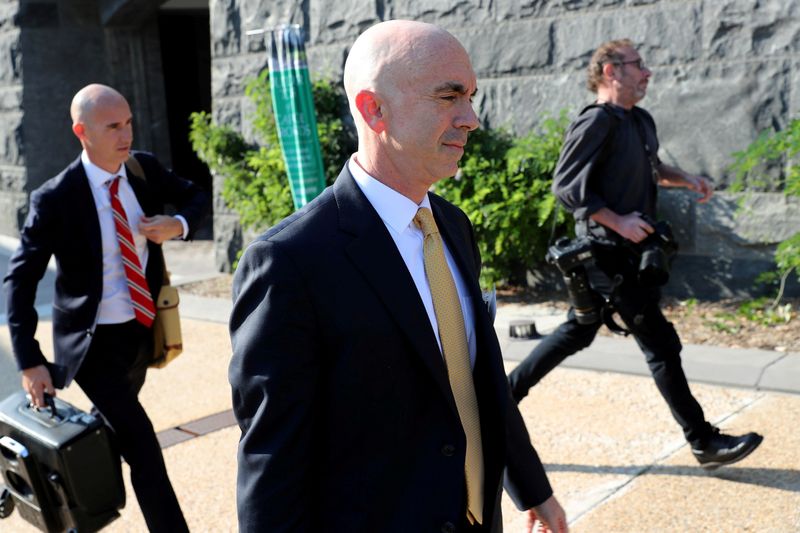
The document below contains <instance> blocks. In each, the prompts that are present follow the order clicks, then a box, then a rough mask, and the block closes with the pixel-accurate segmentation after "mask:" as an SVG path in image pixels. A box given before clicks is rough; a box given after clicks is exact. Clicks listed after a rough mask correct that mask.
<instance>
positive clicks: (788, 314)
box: [736, 298, 794, 326]
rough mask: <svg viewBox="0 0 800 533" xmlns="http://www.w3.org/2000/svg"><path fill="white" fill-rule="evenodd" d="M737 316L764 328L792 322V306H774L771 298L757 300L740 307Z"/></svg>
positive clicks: (787, 304) (788, 304)
mask: <svg viewBox="0 0 800 533" xmlns="http://www.w3.org/2000/svg"><path fill="white" fill-rule="evenodd" d="M736 314H737V315H738V316H741V317H743V318H745V319H747V320H749V321H750V322H755V323H757V324H761V325H763V326H775V325H778V324H785V323H787V322H789V321H790V320H792V318H793V317H794V313H793V312H792V304H790V303H786V304H784V305H778V306H773V305H772V299H771V298H756V299H755V300H750V301H747V302H744V303H743V304H741V305H739V307H738V309H737V310H736Z"/></svg>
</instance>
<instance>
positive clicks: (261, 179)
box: [189, 71, 355, 229]
mask: <svg viewBox="0 0 800 533" xmlns="http://www.w3.org/2000/svg"><path fill="white" fill-rule="evenodd" d="M312 91H313V96H314V105H315V108H316V112H317V133H318V135H319V140H320V147H321V150H322V160H323V165H324V167H325V177H326V181H327V183H332V182H333V180H334V179H335V178H336V176H337V175H338V174H339V170H340V169H341V166H342V164H343V162H344V161H345V160H346V159H347V157H348V156H349V155H350V154H351V153H352V152H353V151H354V150H355V143H354V141H353V139H352V137H351V136H350V135H349V134H348V133H347V131H346V130H345V128H344V124H343V122H342V119H341V118H340V117H341V111H342V109H344V107H345V102H346V100H345V98H344V91H343V90H342V88H341V87H339V86H337V85H334V84H333V83H332V82H331V81H328V80H319V81H316V82H314V84H313V87H312ZM245 94H246V95H247V96H248V97H249V98H250V99H251V100H252V101H253V102H254V103H255V108H256V109H255V113H254V114H253V116H252V126H253V131H254V132H255V135H256V141H257V144H256V143H249V142H247V141H246V140H245V139H244V138H243V137H242V135H241V134H240V133H239V132H237V131H235V130H234V129H232V128H230V127H229V126H224V125H218V124H215V123H214V122H213V120H212V117H211V115H209V114H208V113H205V112H200V113H192V115H191V128H190V132H189V139H190V141H191V143H192V148H193V149H194V151H195V152H196V153H197V156H198V157H199V158H200V159H201V160H202V161H203V162H204V163H206V164H207V165H208V167H209V169H210V170H211V172H213V173H214V174H216V175H219V176H222V177H223V178H224V180H223V186H222V190H221V192H220V194H221V196H222V198H223V200H224V201H225V203H226V205H227V206H228V207H229V208H231V209H233V210H234V211H236V212H237V213H238V214H239V217H240V222H241V224H242V226H244V227H252V228H256V229H261V228H266V227H269V226H271V225H273V224H275V223H276V222H278V221H279V220H281V219H282V218H284V217H286V216H288V215H289V214H291V213H292V211H293V210H294V205H293V204H292V195H291V190H290V188H289V180H288V177H287V175H286V166H285V163H284V161H283V156H282V154H281V148H280V141H279V139H278V130H277V127H276V125H275V117H274V116H273V113H272V98H271V96H270V88H269V73H268V72H267V71H264V72H262V73H261V74H260V75H259V76H258V77H257V78H256V79H254V80H252V81H251V82H250V83H249V84H248V85H247V88H246V90H245Z"/></svg>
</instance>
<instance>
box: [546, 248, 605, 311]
mask: <svg viewBox="0 0 800 533" xmlns="http://www.w3.org/2000/svg"><path fill="white" fill-rule="evenodd" d="M545 258H546V259H547V262H548V263H550V264H553V265H555V266H556V268H558V270H559V271H561V275H562V276H563V278H564V284H565V285H566V286H567V292H568V294H569V301H570V304H571V305H572V307H573V309H574V310H575V319H576V320H577V321H578V323H579V324H594V323H596V322H597V321H598V320H600V309H599V307H598V306H597V302H596V300H595V297H594V295H593V294H592V291H591V289H590V287H589V277H588V276H587V274H586V265H587V264H589V263H592V262H594V255H593V254H592V241H591V240H589V239H588V238H586V237H578V238H576V239H574V240H570V239H568V238H566V237H562V238H560V239H558V240H557V241H556V242H555V244H553V245H552V246H551V247H550V248H549V249H548V250H547V255H546V256H545Z"/></svg>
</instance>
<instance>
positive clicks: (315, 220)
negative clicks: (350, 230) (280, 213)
mask: <svg viewBox="0 0 800 533" xmlns="http://www.w3.org/2000/svg"><path fill="white" fill-rule="evenodd" d="M335 211H336V202H335V201H334V198H333V194H332V190H331V187H328V188H326V189H325V190H324V191H322V193H321V194H320V195H319V196H317V197H316V198H314V199H313V200H312V201H310V202H309V203H307V204H306V205H305V206H303V207H302V208H301V209H298V210H297V211H295V212H294V213H292V214H291V215H289V216H288V217H286V218H284V219H283V220H281V221H280V222H278V223H277V224H275V225H274V226H272V227H271V228H269V229H268V230H267V231H265V232H264V233H262V234H261V235H259V236H258V237H257V238H256V241H271V242H289V243H291V242H294V241H310V240H314V239H317V238H321V237H322V236H323V234H325V233H327V232H328V231H329V230H330V228H331V226H332V222H333V221H334V219H335V217H336V213H335ZM334 226H335V224H334Z"/></svg>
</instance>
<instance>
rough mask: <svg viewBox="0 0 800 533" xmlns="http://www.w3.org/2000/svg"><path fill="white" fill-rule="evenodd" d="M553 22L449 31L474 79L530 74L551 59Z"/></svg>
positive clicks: (491, 25)
mask: <svg viewBox="0 0 800 533" xmlns="http://www.w3.org/2000/svg"><path fill="white" fill-rule="evenodd" d="M552 27H553V23H552V22H551V21H548V20H526V21H522V22H517V23H513V24H512V23H508V24H503V25H500V24H485V25H482V26H474V27H468V28H465V29H458V28H456V29H453V31H452V33H453V34H454V35H455V36H456V37H457V38H458V39H459V40H460V41H461V42H462V43H463V44H464V48H466V50H467V53H468V54H469V57H470V60H471V61H472V67H473V69H474V70H475V73H476V74H477V75H478V77H493V76H501V75H509V74H514V75H515V76H520V75H524V74H530V73H532V72H533V71H535V70H536V69H541V68H544V67H547V66H548V65H549V64H550V62H551V59H552V48H553V45H552V41H551V33H552Z"/></svg>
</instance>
